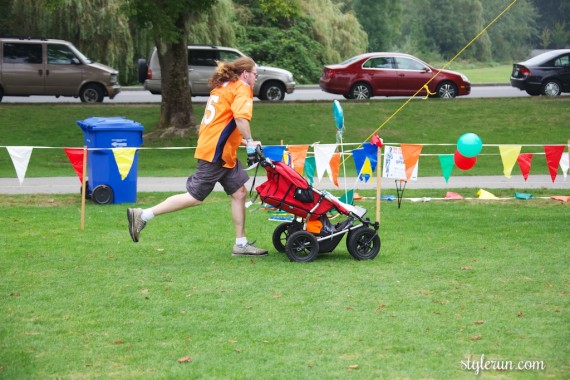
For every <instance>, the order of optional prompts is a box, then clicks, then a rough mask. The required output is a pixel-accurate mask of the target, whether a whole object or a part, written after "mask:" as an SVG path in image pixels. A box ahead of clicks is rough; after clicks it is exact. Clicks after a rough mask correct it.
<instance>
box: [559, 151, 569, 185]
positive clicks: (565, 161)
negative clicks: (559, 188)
mask: <svg viewBox="0 0 570 380" xmlns="http://www.w3.org/2000/svg"><path fill="white" fill-rule="evenodd" d="M569 168H570V152H568V154H563V155H562V158H561V159H560V169H562V174H564V180H566V176H567V175H568V169H569Z"/></svg>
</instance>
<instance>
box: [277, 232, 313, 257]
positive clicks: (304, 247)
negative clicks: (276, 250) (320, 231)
mask: <svg viewBox="0 0 570 380" xmlns="http://www.w3.org/2000/svg"><path fill="white" fill-rule="evenodd" d="M285 253H286V254H287V257H288V258H289V260H291V261H297V262H309V261H313V260H314V259H315V258H316V257H317V255H318V253H319V242H318V241H317V238H316V237H315V235H313V234H312V233H310V232H307V231H297V232H295V233H293V234H291V236H289V239H287V244H286V245H285Z"/></svg>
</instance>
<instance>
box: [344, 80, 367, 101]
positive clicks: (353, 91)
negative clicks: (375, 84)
mask: <svg viewBox="0 0 570 380" xmlns="http://www.w3.org/2000/svg"><path fill="white" fill-rule="evenodd" d="M349 96H350V98H351V99H356V100H366V99H370V97H371V96H372V89H371V88H370V86H369V85H368V84H366V83H364V82H359V83H355V84H353V85H352V87H351V88H350V95H349Z"/></svg>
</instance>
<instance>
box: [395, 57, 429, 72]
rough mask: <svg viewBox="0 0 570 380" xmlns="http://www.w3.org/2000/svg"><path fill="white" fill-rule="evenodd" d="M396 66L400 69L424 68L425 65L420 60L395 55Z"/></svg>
mask: <svg viewBox="0 0 570 380" xmlns="http://www.w3.org/2000/svg"><path fill="white" fill-rule="evenodd" d="M394 60H395V61H396V66H397V67H398V69H400V70H418V71H420V70H424V69H425V66H424V65H423V64H421V63H420V62H418V61H416V60H414V59H411V58H406V57H395V58H394Z"/></svg>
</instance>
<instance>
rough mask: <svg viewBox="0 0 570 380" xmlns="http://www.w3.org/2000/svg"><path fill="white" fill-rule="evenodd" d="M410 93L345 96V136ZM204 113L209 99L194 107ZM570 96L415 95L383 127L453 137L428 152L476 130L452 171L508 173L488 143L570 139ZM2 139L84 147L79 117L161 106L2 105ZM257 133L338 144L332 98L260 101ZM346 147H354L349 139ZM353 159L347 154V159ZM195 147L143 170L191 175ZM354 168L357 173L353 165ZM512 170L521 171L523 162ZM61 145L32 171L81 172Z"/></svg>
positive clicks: (176, 143) (389, 135) (431, 164)
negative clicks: (471, 161) (470, 156)
mask: <svg viewBox="0 0 570 380" xmlns="http://www.w3.org/2000/svg"><path fill="white" fill-rule="evenodd" d="M403 103H404V101H403V100H377V101H370V102H365V103H361V102H349V101H347V102H342V105H343V108H344V115H345V124H346V131H345V133H344V142H346V143H361V142H363V141H366V139H368V138H369V136H370V135H371V134H372V133H373V132H374V131H376V130H377V128H378V127H379V126H380V125H381V124H382V123H383V122H384V121H386V120H388V118H390V117H391V115H393V114H394V113H395V112H396V111H397V110H398V109H399V108H400V107H401V106H402V105H403ZM194 109H195V112H196V114H197V115H201V114H202V113H203V106H202V105H196V106H195V107H194ZM568 110H570V98H568V97H561V98H557V99H546V98H530V97H529V98H511V99H509V98H506V99H456V100H453V101H446V100H438V99H430V100H426V101H424V100H420V99H416V100H414V101H412V102H410V103H409V104H408V105H407V106H406V107H404V108H403V109H402V110H401V111H399V112H398V113H397V114H396V116H394V117H393V118H391V120H390V121H389V122H388V123H387V124H386V125H385V126H384V127H383V128H382V129H381V130H379V131H378V133H379V134H380V136H381V137H383V138H384V141H385V142H386V143H395V144H397V143H420V144H450V146H425V147H424V149H423V151H422V153H425V154H441V153H453V152H454V151H455V146H454V144H455V143H456V141H457V139H458V137H459V136H460V135H462V134H463V133H465V132H473V133H477V134H478V135H479V136H481V138H482V140H483V143H484V144H486V145H487V146H484V148H483V151H482V154H481V155H480V156H479V158H478V162H477V165H476V166H475V168H473V169H472V170H469V171H466V172H461V171H459V170H455V171H454V174H453V175H501V174H502V162H501V158H500V156H499V152H498V149H497V147H496V146H491V145H489V144H538V145H539V146H527V147H524V148H523V150H522V152H523V153H543V148H542V146H541V145H540V144H566V143H567V142H568V139H569V138H570V134H569V130H570V128H569V127H568V126H569V125H570V112H568ZM0 112H1V113H2V123H0V136H1V137H0V145H7V146H9V145H28V146H30V145H32V146H48V147H70V146H71V147H80V146H82V145H83V133H82V131H81V129H80V128H79V127H78V126H77V125H76V121H77V120H84V119H86V118H88V117H92V116H124V117H126V118H128V119H132V120H136V121H138V122H140V123H141V124H143V125H144V126H145V132H150V131H152V130H154V128H155V127H156V124H157V121H158V117H159V112H160V106H159V105H131V106H124V105H106V104H103V105H98V106H96V107H85V106H83V105H80V104H78V105H55V106H54V105H35V106H25V105H0ZM252 129H253V134H254V137H255V138H257V139H260V140H261V141H262V142H263V143H264V144H267V145H275V144H280V143H281V142H283V143H284V144H312V143H314V142H319V141H320V142H321V143H334V142H335V132H336V128H335V126H334V121H333V117H332V106H331V103H292V104H291V103H284V104H279V105H275V104H262V103H258V104H256V107H255V111H254V118H253V121H252ZM143 146H144V147H148V148H157V147H188V146H195V137H194V138H190V139H170V140H164V141H151V140H145V142H144V145H143ZM347 148H354V146H349V147H347ZM543 158H544V155H542V156H537V158H535V159H534V160H533V165H532V169H531V174H533V173H537V174H547V173H548V171H547V169H546V164H545V160H544V159H543ZM351 163H352V161H351V160H347V165H351ZM194 166H195V160H194V159H193V151H192V150H156V149H155V150H141V151H140V152H139V168H138V173H139V175H141V176H186V175H188V173H189V172H190V171H191V170H192V169H193V168H194ZM349 173H350V172H349ZM513 173H515V174H518V167H515V170H514V171H513ZM74 175H75V173H74V171H73V169H72V168H71V165H70V164H69V162H68V159H67V157H66V155H65V153H64V152H63V150H62V149H35V150H34V152H33V154H32V158H31V161H30V164H29V166H28V172H27V176H33V177H45V176H74ZM419 175H420V176H434V175H441V168H440V166H439V160H438V158H437V156H424V157H422V158H421V160H420V171H419ZM15 176H16V174H15V171H14V169H13V165H12V163H11V161H10V158H9V156H8V154H7V152H6V151H4V153H0V177H15Z"/></svg>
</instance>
